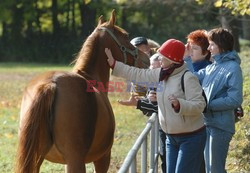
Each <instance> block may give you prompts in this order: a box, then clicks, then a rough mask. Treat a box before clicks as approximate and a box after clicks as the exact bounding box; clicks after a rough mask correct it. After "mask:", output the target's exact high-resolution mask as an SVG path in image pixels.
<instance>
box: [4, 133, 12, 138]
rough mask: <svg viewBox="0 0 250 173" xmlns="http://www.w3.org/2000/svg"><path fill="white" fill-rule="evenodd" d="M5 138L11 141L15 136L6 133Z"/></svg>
mask: <svg viewBox="0 0 250 173" xmlns="http://www.w3.org/2000/svg"><path fill="white" fill-rule="evenodd" d="M4 136H5V137H6V138H8V139H11V138H13V136H14V135H13V134H12V133H5V134H4Z"/></svg>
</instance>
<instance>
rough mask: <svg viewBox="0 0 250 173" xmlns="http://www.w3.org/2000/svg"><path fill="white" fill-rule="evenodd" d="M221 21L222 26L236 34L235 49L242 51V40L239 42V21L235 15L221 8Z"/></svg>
mask: <svg viewBox="0 0 250 173" xmlns="http://www.w3.org/2000/svg"><path fill="white" fill-rule="evenodd" d="M220 21H221V26H222V28H226V29H228V30H230V31H232V34H233V36H234V49H235V50H236V51H237V52H240V42H239V30H238V28H239V25H240V23H239V21H238V20H237V19H236V17H235V16H233V15H231V13H230V12H229V11H228V10H225V9H220Z"/></svg>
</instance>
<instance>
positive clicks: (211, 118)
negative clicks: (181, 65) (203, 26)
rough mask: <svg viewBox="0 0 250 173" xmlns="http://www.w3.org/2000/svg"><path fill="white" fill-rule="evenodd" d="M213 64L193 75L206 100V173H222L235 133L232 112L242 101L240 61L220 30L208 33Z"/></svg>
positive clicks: (231, 40)
mask: <svg viewBox="0 0 250 173" xmlns="http://www.w3.org/2000/svg"><path fill="white" fill-rule="evenodd" d="M208 40H209V47H208V50H209V51H210V52H211V56H212V58H213V63H212V64H211V65H208V66H207V67H206V68H205V69H202V70H199V71H198V72H194V74H196V75H197V77H198V78H199V80H200V82H201V84H202V88H203V90H204V92H205V94H206V97H207V101H208V102H207V111H206V112H205V113H204V121H205V125H206V129H207V141H206V147H205V162H206V173H225V172H226V169H225V164H226V158H227V153H228V148H229V143H230V141H231V139H232V136H233V134H234V133H235V116H234V109H235V108H237V107H239V106H240V105H241V103H242V101H243V96H242V86H243V78H242V70H241V67H240V63H241V60H240V58H239V56H238V54H237V52H236V51H234V50H233V46H234V38H233V35H232V34H231V33H230V32H229V31H228V30H227V29H223V28H216V29H212V30H211V31H209V32H208Z"/></svg>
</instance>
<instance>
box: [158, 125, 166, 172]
mask: <svg viewBox="0 0 250 173" xmlns="http://www.w3.org/2000/svg"><path fill="white" fill-rule="evenodd" d="M159 135H160V157H161V170H162V172H163V173H166V134H165V132H163V131H162V129H161V128H160V129H159Z"/></svg>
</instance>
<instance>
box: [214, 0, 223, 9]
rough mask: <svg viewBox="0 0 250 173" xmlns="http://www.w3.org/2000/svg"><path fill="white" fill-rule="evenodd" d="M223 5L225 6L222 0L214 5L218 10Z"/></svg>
mask: <svg viewBox="0 0 250 173" xmlns="http://www.w3.org/2000/svg"><path fill="white" fill-rule="evenodd" d="M222 4H223V2H222V0H218V1H216V2H215V3H214V6H215V7H217V8H219V7H221V6H222Z"/></svg>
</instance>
